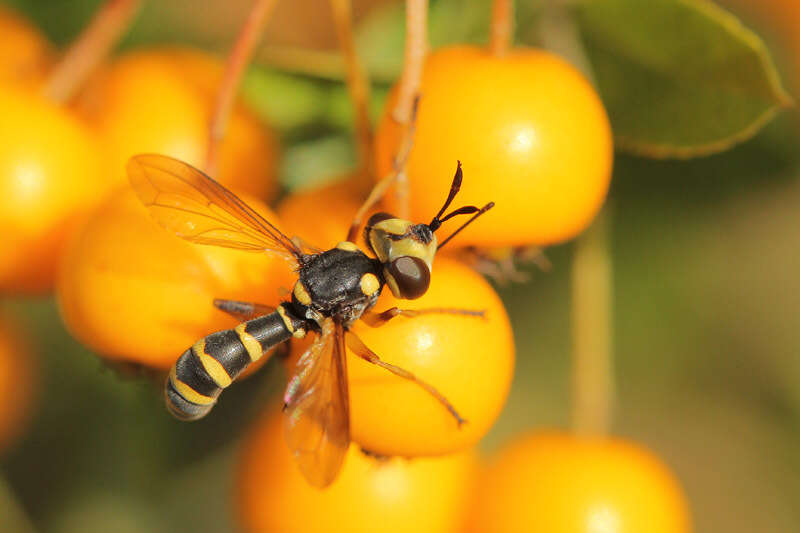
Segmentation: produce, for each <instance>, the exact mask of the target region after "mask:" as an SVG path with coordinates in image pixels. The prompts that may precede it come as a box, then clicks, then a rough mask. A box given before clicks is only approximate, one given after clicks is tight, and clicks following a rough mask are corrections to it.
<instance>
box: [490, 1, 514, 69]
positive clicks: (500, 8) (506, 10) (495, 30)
mask: <svg viewBox="0 0 800 533" xmlns="http://www.w3.org/2000/svg"><path fill="white" fill-rule="evenodd" d="M513 38H514V0H494V1H493V2H492V19H491V22H490V25H489V51H490V52H491V53H492V54H493V55H496V56H503V55H505V54H506V52H508V49H509V48H510V47H511V45H512V40H513Z"/></svg>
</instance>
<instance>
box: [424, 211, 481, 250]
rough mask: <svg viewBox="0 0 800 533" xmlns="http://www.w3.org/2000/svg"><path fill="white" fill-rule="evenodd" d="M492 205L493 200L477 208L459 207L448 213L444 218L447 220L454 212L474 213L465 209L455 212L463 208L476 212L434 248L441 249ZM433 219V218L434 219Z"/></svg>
mask: <svg viewBox="0 0 800 533" xmlns="http://www.w3.org/2000/svg"><path fill="white" fill-rule="evenodd" d="M493 207H494V202H489V203H488V204H486V205H485V206H483V207H481V208H480V209H478V208H477V207H474V206H468V207H462V208H460V209H457V210H456V211H453V212H452V213H450V214H449V215H447V216H446V217H445V218H444V219H445V220H447V219H448V218H450V217H451V216H455V215H456V214H459V215H460V214H466V213H475V211H466V212H465V213H457V211H461V210H462V209H463V210H466V209H470V210H472V209H474V210H476V211H477V213H475V214H474V215H472V216H471V217H470V219H469V220H467V221H466V222H464V223H463V224H461V226H460V227H459V228H458V229H457V230H455V231H454V232H453V233H451V234H450V236H449V237H447V238H446V239H445V240H443V241H442V243H441V244H439V246H437V248H436V249H437V250H441V249H442V247H443V246H444V245H445V244H447V243H448V242H449V241H450V239H452V238H453V237H455V236H456V235H458V234H459V233H460V232H461V230H463V229H464V228H466V227H467V226H469V225H470V224H471V223H472V222H473V221H474V220H475V219H476V218H478V217H479V216H481V215H482V214H484V213H485V212H487V211H488V210H489V209H491V208H493ZM434 220H435V219H434Z"/></svg>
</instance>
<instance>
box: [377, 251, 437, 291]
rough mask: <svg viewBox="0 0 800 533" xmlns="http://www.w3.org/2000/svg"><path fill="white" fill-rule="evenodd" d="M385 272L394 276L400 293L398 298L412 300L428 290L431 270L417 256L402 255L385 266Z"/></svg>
mask: <svg viewBox="0 0 800 533" xmlns="http://www.w3.org/2000/svg"><path fill="white" fill-rule="evenodd" d="M386 270H387V272H388V273H389V274H390V275H391V276H392V277H393V278H394V281H395V283H396V284H397V289H398V292H399V293H400V294H395V296H397V297H399V298H404V299H406V300H414V299H416V298H419V297H420V296H422V295H423V294H425V291H427V290H428V285H430V284H431V272H430V270H428V265H427V264H426V263H425V261H423V260H422V259H420V258H419V257H411V256H408V255H404V256H403V257H398V258H397V259H395V260H394V261H392V262H391V263H389V266H388V267H386Z"/></svg>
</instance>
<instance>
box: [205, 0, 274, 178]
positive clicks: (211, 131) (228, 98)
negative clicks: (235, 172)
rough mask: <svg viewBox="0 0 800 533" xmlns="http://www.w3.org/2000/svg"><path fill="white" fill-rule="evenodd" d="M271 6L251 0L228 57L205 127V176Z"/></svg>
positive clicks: (270, 0) (270, 1) (267, 0)
mask: <svg viewBox="0 0 800 533" xmlns="http://www.w3.org/2000/svg"><path fill="white" fill-rule="evenodd" d="M274 6H275V0H255V3H254V4H253V8H252V10H251V11H250V14H249V15H248V16H247V20H246V21H245V23H244V25H243V26H242V29H241V31H240V32H239V36H238V37H237V39H236V44H234V46H233V50H231V53H230V55H229V56H228V62H227V64H226V66H225V73H224V75H223V78H222V83H221V84H220V87H219V92H218V93H217V99H216V103H215V105H214V111H213V112H212V114H211V120H210V121H209V125H208V151H207V152H206V172H207V173H208V174H209V175H211V176H214V175H215V174H216V172H217V163H218V158H219V145H220V143H221V142H222V139H223V138H224V137H225V132H226V130H227V129H228V119H229V118H230V115H231V110H232V109H233V103H234V101H235V100H236V94H237V93H238V91H239V85H240V83H241V81H242V76H243V75H244V71H245V69H246V68H247V65H249V64H250V60H251V59H252V57H253V52H254V50H255V47H256V44H258V41H259V39H260V37H261V33H262V31H263V29H264V25H265V24H266V22H267V18H268V16H269V14H270V13H271V12H272V8H273V7H274Z"/></svg>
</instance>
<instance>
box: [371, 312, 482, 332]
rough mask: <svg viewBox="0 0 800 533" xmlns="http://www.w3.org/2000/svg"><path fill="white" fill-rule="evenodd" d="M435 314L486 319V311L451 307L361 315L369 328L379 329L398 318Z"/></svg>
mask: <svg viewBox="0 0 800 533" xmlns="http://www.w3.org/2000/svg"><path fill="white" fill-rule="evenodd" d="M434 314H441V315H459V316H471V317H476V318H484V319H485V318H486V311H483V310H478V309H455V308H449V307H429V308H428V309H400V308H399V307H391V308H389V309H387V310H386V311H383V312H381V313H377V312H375V311H367V312H365V313H364V314H363V315H361V320H363V321H364V323H365V324H366V325H368V326H369V327H372V328H379V327H381V326H382V325H384V324H386V323H387V322H388V321H390V320H391V319H393V318H394V317H396V316H404V317H406V318H413V317H417V316H421V315H434Z"/></svg>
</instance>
